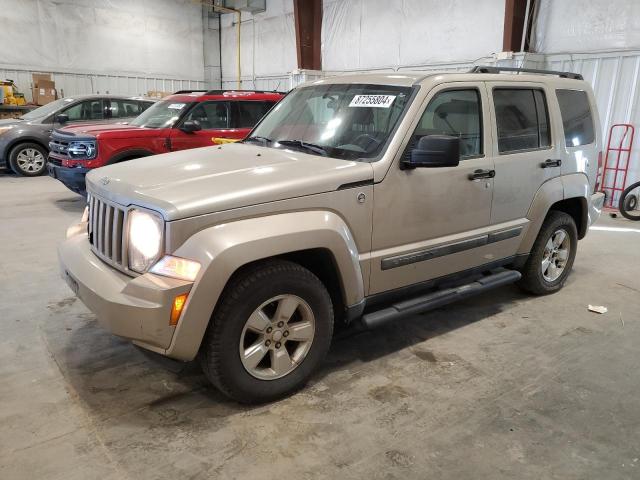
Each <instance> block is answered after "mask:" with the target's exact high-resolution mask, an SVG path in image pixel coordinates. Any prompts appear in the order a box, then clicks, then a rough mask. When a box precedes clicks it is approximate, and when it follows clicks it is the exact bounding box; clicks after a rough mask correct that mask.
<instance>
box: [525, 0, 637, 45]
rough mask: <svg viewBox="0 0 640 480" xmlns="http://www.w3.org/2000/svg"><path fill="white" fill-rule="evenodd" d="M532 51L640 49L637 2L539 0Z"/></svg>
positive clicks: (626, 0) (632, 0) (617, 0)
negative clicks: (533, 48) (533, 49)
mask: <svg viewBox="0 0 640 480" xmlns="http://www.w3.org/2000/svg"><path fill="white" fill-rule="evenodd" d="M538 11H539V13H538V15H537V17H536V22H535V28H534V32H535V41H534V45H535V49H536V51H537V52H544V53H564V52H594V51H606V50H622V49H639V48H640V1H638V0H607V1H603V0H561V1H559V0H541V1H540V4H539V9H538Z"/></svg>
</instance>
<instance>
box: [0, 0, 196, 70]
mask: <svg viewBox="0 0 640 480" xmlns="http://www.w3.org/2000/svg"><path fill="white" fill-rule="evenodd" d="M0 45H1V46H2V47H1V51H2V54H1V55H0V68H10V69H21V70H27V71H28V70H36V71H57V72H68V73H103V74H109V75H117V76H123V77H124V76H135V75H143V76H148V77H171V78H179V79H187V80H195V81H200V80H202V79H203V74H204V68H203V50H202V49H203V36H202V7H201V5H200V3H199V2H193V1H191V0H136V1H128V0H21V1H15V0H0Z"/></svg>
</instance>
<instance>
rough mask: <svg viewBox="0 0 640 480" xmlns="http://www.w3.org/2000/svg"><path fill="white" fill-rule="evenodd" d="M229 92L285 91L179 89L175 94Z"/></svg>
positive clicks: (269, 91) (259, 91)
mask: <svg viewBox="0 0 640 480" xmlns="http://www.w3.org/2000/svg"><path fill="white" fill-rule="evenodd" d="M229 92H247V93H283V92H278V91H276V90H235V89H233V88H230V89H228V90H178V91H177V92H175V93H174V95H179V94H185V93H202V94H203V95H222V94H225V93H229Z"/></svg>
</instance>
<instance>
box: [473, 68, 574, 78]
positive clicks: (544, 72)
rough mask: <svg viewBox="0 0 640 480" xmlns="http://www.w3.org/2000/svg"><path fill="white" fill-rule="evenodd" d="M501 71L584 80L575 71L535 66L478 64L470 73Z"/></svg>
mask: <svg viewBox="0 0 640 480" xmlns="http://www.w3.org/2000/svg"><path fill="white" fill-rule="evenodd" d="M500 72H515V73H537V74H539V75H557V76H558V77H560V78H571V79H573V80H584V79H583V78H582V75H580V74H579V73H573V72H558V71H556V70H538V69H535V68H516V67H493V66H487V65H476V66H475V67H473V68H472V69H471V70H469V73H500Z"/></svg>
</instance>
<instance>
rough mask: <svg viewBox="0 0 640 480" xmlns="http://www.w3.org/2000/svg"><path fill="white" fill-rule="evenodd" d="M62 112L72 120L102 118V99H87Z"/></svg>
mask: <svg viewBox="0 0 640 480" xmlns="http://www.w3.org/2000/svg"><path fill="white" fill-rule="evenodd" d="M62 113H64V114H65V115H67V116H68V117H69V121H70V122H79V121H86V120H102V119H103V118H104V113H103V111H102V100H98V99H97V100H86V101H84V102H80V103H77V104H75V105H74V106H72V107H70V108H67V109H66V110H64V111H63V112H62Z"/></svg>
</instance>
